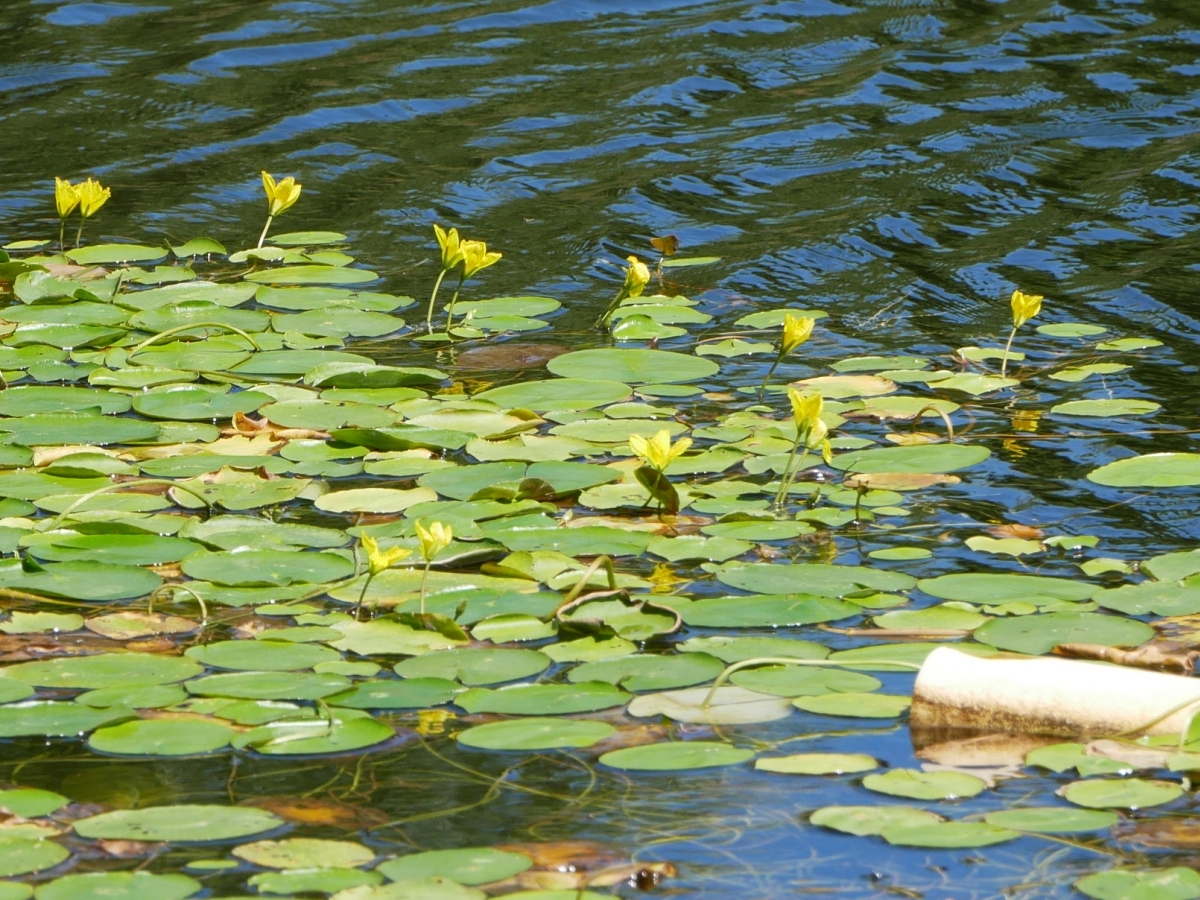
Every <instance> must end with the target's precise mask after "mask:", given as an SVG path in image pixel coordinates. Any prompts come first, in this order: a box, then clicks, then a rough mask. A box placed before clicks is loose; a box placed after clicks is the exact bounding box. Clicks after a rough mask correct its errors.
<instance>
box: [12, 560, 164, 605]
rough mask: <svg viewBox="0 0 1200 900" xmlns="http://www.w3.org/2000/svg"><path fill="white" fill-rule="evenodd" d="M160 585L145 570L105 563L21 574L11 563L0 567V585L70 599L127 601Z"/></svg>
mask: <svg viewBox="0 0 1200 900" xmlns="http://www.w3.org/2000/svg"><path fill="white" fill-rule="evenodd" d="M160 584H162V579H161V578H159V576H157V575H155V574H154V573H153V572H149V571H147V570H146V569H141V568H138V567H137V566H120V565H113V564H112V563H106V562H92V561H90V560H79V561H73V562H63V563H47V564H46V565H45V566H43V567H41V568H40V570H37V571H25V568H23V567H22V565H21V564H20V563H19V562H15V561H14V562H12V563H5V564H0V586H3V587H7V588H15V589H17V590H21V591H29V592H30V593H34V594H44V595H45V596H48V597H65V598H67V599H70V600H100V601H106V600H128V599H131V598H134V597H142V596H145V595H146V594H148V593H150V592H151V591H152V590H154V589H155V588H156V587H158V586H159V585H160Z"/></svg>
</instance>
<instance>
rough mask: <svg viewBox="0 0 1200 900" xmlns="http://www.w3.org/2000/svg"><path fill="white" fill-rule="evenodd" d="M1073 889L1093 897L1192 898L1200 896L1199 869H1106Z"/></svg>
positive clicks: (1110, 899) (1122, 899)
mask: <svg viewBox="0 0 1200 900" xmlns="http://www.w3.org/2000/svg"><path fill="white" fill-rule="evenodd" d="M1075 889H1076V890H1077V891H1079V892H1080V893H1081V894H1086V895H1087V896H1089V897H1095V898H1096V900H1193V898H1195V897H1200V872H1197V871H1196V870H1195V869H1189V868H1186V867H1184V866H1172V867H1171V868H1169V869H1110V870H1109V871H1107V872H1096V873H1095V874H1093V875H1088V876H1086V877H1084V878H1080V879H1079V880H1078V881H1077V882H1075Z"/></svg>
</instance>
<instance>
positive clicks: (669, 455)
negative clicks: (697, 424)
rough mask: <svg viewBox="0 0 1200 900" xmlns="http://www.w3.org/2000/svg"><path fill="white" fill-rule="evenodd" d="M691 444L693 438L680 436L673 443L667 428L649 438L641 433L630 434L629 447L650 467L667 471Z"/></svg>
mask: <svg viewBox="0 0 1200 900" xmlns="http://www.w3.org/2000/svg"><path fill="white" fill-rule="evenodd" d="M690 446H692V439H691V438H680V439H679V440H678V441H676V442H675V443H674V444H673V445H672V443H671V432H669V431H667V429H665V428H664V429H663V430H662V431H660V432H659V433H658V434H656V435H654V437H652V438H650V439H649V440H647V439H646V438H644V437H642V436H641V435H640V434H631V435H630V436H629V449H630V450H632V451H633V453H634V455H635V456H637V457H639V458H641V459H642V460H644V461H645V462H646V464H647V465H648V466H650V468H652V469H657V470H658V471H659V472H663V471H665V470H666V468H667V466H669V465H670V464H671V463H672V462H674V461H675V460H676V459H678V458H679V457H680V456H682V455H683V454H684V453H686V452H687V449H688V447H690Z"/></svg>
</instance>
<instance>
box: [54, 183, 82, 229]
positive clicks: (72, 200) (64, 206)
mask: <svg viewBox="0 0 1200 900" xmlns="http://www.w3.org/2000/svg"><path fill="white" fill-rule="evenodd" d="M80 187H81V185H78V184H71V182H69V181H68V180H67V179H65V178H55V179H54V205H55V206H56V207H58V217H59V218H60V219H65V218H66V217H67V216H69V215H70V214H71V213H73V212H74V211H75V207H77V206H78V205H79V188H80Z"/></svg>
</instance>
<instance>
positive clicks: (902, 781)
mask: <svg viewBox="0 0 1200 900" xmlns="http://www.w3.org/2000/svg"><path fill="white" fill-rule="evenodd" d="M863 787H865V788H866V789H867V790H869V791H875V792H877V793H880V794H890V795H891V796H893V797H908V798H910V799H912V800H958V799H961V798H964V797H974V796H975V795H976V794H980V793H983V791H984V790H986V789H987V782H986V781H984V780H983V779H982V778H976V777H975V776H974V775H967V774H966V773H965V772H950V771H935V772H922V771H920V770H919V769H889V770H888V771H887V772H882V773H880V774H878V775H868V776H867V777H866V778H864V779H863Z"/></svg>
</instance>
